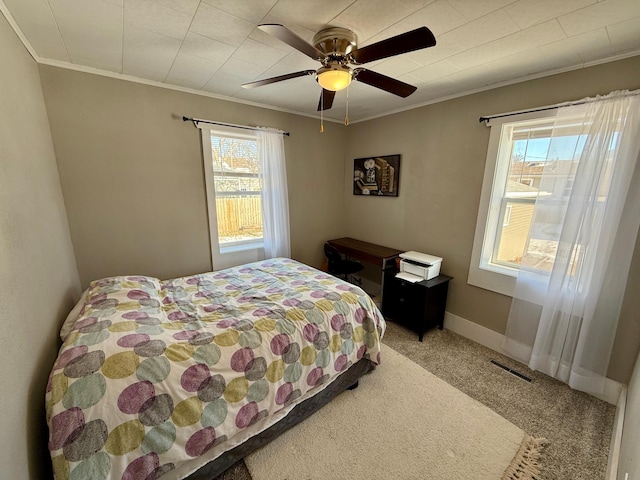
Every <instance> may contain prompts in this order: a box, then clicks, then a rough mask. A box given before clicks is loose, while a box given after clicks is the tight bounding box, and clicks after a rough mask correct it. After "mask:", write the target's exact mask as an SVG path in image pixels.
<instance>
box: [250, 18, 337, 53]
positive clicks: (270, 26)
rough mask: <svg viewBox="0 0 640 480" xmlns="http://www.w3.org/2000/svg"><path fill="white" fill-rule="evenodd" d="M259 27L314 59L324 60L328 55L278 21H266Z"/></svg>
mask: <svg viewBox="0 0 640 480" xmlns="http://www.w3.org/2000/svg"><path fill="white" fill-rule="evenodd" d="M258 28H259V29H260V30H262V31H263V32H266V33H268V34H269V35H272V36H274V37H276V38H277V39H278V40H280V41H282V42H284V43H286V44H287V45H289V46H291V47H293V48H295V49H296V50H298V51H299V52H302V53H304V54H305V55H306V56H307V57H311V58H313V59H314V60H322V59H323V58H324V57H325V56H326V55H325V54H324V53H322V52H321V51H320V50H318V49H317V48H316V47H314V46H313V45H311V44H309V43H307V42H306V41H305V40H304V39H302V38H300V37H299V36H298V35H296V34H295V33H293V32H292V31H291V30H289V29H288V28H287V27H285V26H283V25H280V24H277V23H265V24H263V25H258Z"/></svg>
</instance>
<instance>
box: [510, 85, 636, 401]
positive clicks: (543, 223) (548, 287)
mask: <svg viewBox="0 0 640 480" xmlns="http://www.w3.org/2000/svg"><path fill="white" fill-rule="evenodd" d="M567 121H568V123H569V124H570V127H569V130H570V131H571V132H572V134H571V135H568V134H567ZM560 125H562V126H560ZM556 127H557V128H556ZM556 127H554V134H553V137H552V138H551V147H550V148H549V155H548V158H547V162H545V164H546V167H545V169H544V172H543V174H542V180H541V184H540V187H539V193H538V197H537V199H536V203H535V207H534V213H533V220H532V223H531V226H530V229H529V236H528V240H527V245H528V247H527V251H525V253H524V256H523V259H522V264H521V268H520V271H519V274H518V278H517V282H516V291H515V294H514V298H513V302H512V306H511V311H510V314H509V319H508V323H507V331H506V335H505V337H506V338H505V344H504V347H505V349H506V350H507V351H509V352H511V353H512V354H513V355H514V356H516V357H518V358H520V359H521V360H523V361H525V362H528V363H529V367H530V368H532V369H534V370H539V371H542V372H544V373H546V374H548V375H550V376H553V377H555V378H557V379H559V380H561V381H563V382H565V383H568V384H569V385H570V386H571V387H572V388H576V389H578V390H582V391H585V392H588V393H592V394H595V395H600V394H603V392H604V388H605V379H606V373H607V368H608V365H609V358H610V356H611V352H612V348H613V341H614V337H615V333H616V328H617V324H618V316H619V313H620V309H621V305H622V299H623V295H624V291H625V285H626V280H627V276H628V271H629V266H630V263H631V258H632V255H633V248H634V245H635V239H636V236H637V234H638V227H639V226H640V162H638V154H639V150H640V96H639V95H638V92H633V93H631V94H630V93H629V92H613V93H611V94H609V95H606V96H602V97H596V98H593V99H588V100H587V101H586V104H584V105H579V106H570V107H563V108H560V109H559V110H558V112H557V117H556ZM568 136H572V138H573V139H574V140H575V145H574V153H575V157H574V160H577V162H575V161H574V162H565V165H567V166H568V165H569V164H570V163H571V164H573V165H574V167H572V168H566V169H562V168H559V164H560V163H561V162H556V161H554V160H557V157H555V158H554V154H557V152H558V150H560V149H564V151H566V148H567V145H566V143H567V137H568ZM554 144H555V145H556V146H557V147H558V148H553V147H554ZM554 152H555V153H554ZM558 182H561V183H562V182H564V183H562V184H563V185H564V186H565V187H564V188H561V189H558V188H557V185H558ZM567 182H568V183H567ZM556 248H557V250H556ZM545 249H547V251H549V250H548V249H551V250H556V253H555V261H554V262H553V266H552V268H551V271H550V272H548V271H547V272H544V271H541V270H538V269H535V268H530V267H528V266H532V265H535V262H536V258H533V257H535V255H536V254H538V255H539V254H540V251H541V250H545ZM538 260H539V259H538Z"/></svg>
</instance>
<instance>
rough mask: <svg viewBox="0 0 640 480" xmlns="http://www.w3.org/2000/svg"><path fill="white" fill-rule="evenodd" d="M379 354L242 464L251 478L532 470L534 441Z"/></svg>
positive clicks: (400, 360)
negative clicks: (369, 368)
mask: <svg viewBox="0 0 640 480" xmlns="http://www.w3.org/2000/svg"><path fill="white" fill-rule="evenodd" d="M383 348H384V351H383V356H382V359H383V364H382V365H381V366H379V367H378V368H377V369H376V370H375V371H374V372H373V373H371V374H369V375H366V376H365V377H364V378H362V379H361V380H360V386H359V387H358V388H356V389H355V390H352V391H347V392H345V393H343V394H341V395H339V396H338V397H337V398H336V399H334V400H333V401H332V402H331V403H329V404H328V405H326V406H325V407H323V408H322V409H321V410H320V411H319V412H317V413H315V414H314V415H313V416H311V417H310V418H309V419H307V420H305V421H304V422H302V423H301V424H300V425H298V426H296V427H294V428H292V429H291V430H289V431H288V432H286V433H284V434H283V435H281V436H280V437H278V438H277V439H275V440H274V441H272V442H270V443H269V444H267V445H266V446H264V447H263V448H261V449H260V450H258V451H256V452H254V453H253V454H251V455H249V456H248V457H247V458H245V463H246V465H247V467H248V469H249V471H250V472H251V476H252V478H253V480H277V479H283V480H284V479H289V480H294V479H323V480H324V479H333V480H338V479H353V478H368V479H389V478H402V479H407V480H408V479H433V480H439V479H465V480H466V479H483V480H491V479H495V480H500V479H502V478H508V477H505V476H504V475H505V472H506V471H507V470H510V471H511V470H513V468H514V465H515V466H516V467H515V468H516V469H519V468H520V467H522V469H524V470H529V469H531V468H533V471H534V472H535V470H536V467H537V462H538V453H539V450H538V447H539V446H540V445H539V443H538V442H535V441H532V440H531V438H530V437H529V436H528V435H526V434H525V432H524V431H522V430H521V429H519V428H518V427H516V426H515V425H513V424H512V423H510V422H509V421H507V420H505V419H504V418H502V417H501V416H499V415H498V414H496V413H494V412H493V411H492V410H490V409H488V408H487V407H485V406H484V405H482V404H481V403H479V402H477V401H476V400H473V399H472V398H471V397H468V396H467V395H465V394H464V393H462V392H460V391H459V390H456V389H455V388H453V387H452V386H450V385H449V384H447V383H445V382H444V381H442V380H440V379H439V378H437V377H435V376H434V375H432V374H431V373H429V372H428V371H426V370H425V369H424V368H422V367H420V366H419V365H417V364H415V363H413V362H412V361H411V360H409V359H407V358H406V357H403V356H402V355H400V354H399V353H397V352H395V351H394V350H392V349H391V348H389V347H387V346H383ZM527 445H529V446H532V447H533V450H527V448H526V446H527ZM514 458H515V459H517V461H516V462H515V464H514ZM522 469H521V470H522ZM518 475H519V476H516V477H514V478H535V477H527V476H525V475H524V474H523V473H518Z"/></svg>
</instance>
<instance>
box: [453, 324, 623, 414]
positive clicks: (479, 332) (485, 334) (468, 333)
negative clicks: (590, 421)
mask: <svg viewBox="0 0 640 480" xmlns="http://www.w3.org/2000/svg"><path fill="white" fill-rule="evenodd" d="M444 328H446V329H447V330H451V331H452V332H455V333H457V334H458V335H462V336H463V337H466V338H468V339H469V340H473V341H474V342H476V343H479V344H480V345H484V346H485V347H487V348H490V349H491V350H494V351H496V352H498V353H501V354H503V355H506V356H507V357H509V358H513V359H514V360H517V361H518V362H521V363H522V359H521V358H516V357H514V356H513V355H511V354H510V353H509V352H507V351H506V350H504V348H502V344H503V342H504V335H502V334H501V333H498V332H494V331H493V330H491V329H489V328H487V327H483V326H482V325H478V324H477V323H474V322H472V321H470V320H467V319H466V318H462V317H459V316H458V315H454V314H453V313H450V312H445V314H444ZM623 387H624V385H623V384H621V383H619V382H616V381H615V380H611V379H610V378H607V379H605V391H604V393H603V394H602V395H594V396H595V397H597V398H599V399H600V400H604V401H605V402H607V403H610V404H612V405H617V404H618V401H619V400H620V392H621V391H622V388H623Z"/></svg>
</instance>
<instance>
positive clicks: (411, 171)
mask: <svg viewBox="0 0 640 480" xmlns="http://www.w3.org/2000/svg"><path fill="white" fill-rule="evenodd" d="M637 88H640V57H633V58H630V59H626V60H622V61H618V62H615V63H609V64H604V65H599V66H595V67H591V68H587V69H582V70H576V71H572V72H568V73H564V74H560V75H555V76H551V77H545V78H541V79H537V80H532V81H528V82H523V83H519V84H515V85H511V86H506V87H502V88H496V89H493V90H489V91H486V92H482V93H477V94H474V95H468V96H465V97H461V98H457V99H454V100H450V101H446V102H441V103H437V104H434V105H430V106H426V107H423V108H419V109H415V110H410V111H407V112H403V113H399V114H396V115H391V116H387V117H383V118H380V119H374V120H371V121H367V122H362V123H357V124H352V125H350V126H349V136H348V147H347V150H346V157H345V179H346V180H345V189H344V192H345V208H346V212H347V219H346V221H347V233H348V234H349V236H352V237H356V238H361V239H365V240H369V241H372V242H375V243H380V244H382V245H387V246H390V247H394V248H398V249H402V250H409V249H411V250H418V251H422V252H425V253H429V254H433V255H437V256H440V257H443V258H444V261H443V264H442V271H443V272H444V273H446V274H448V275H451V276H453V277H454V280H453V281H452V282H451V283H450V290H449V292H450V294H449V299H448V303H447V310H448V311H450V312H451V313H453V314H455V315H459V316H461V317H463V318H466V319H467V320H471V321H472V322H475V323H478V324H480V325H482V326H484V327H487V328H489V329H491V330H494V331H496V332H499V333H504V331H505V326H506V321H507V316H508V313H509V307H510V304H511V298H510V297H505V296H502V295H500V294H497V293H494V292H491V291H488V290H483V289H481V288H477V287H474V286H471V285H468V284H467V276H468V271H469V261H470V258H471V250H472V243H473V236H474V232H475V226H476V217H477V213H478V202H479V199H480V191H481V188H482V178H483V172H484V164H485V159H486V152H487V145H488V141H489V128H487V127H486V126H484V124H481V123H479V122H478V119H479V117H480V116H482V115H490V114H495V113H501V112H509V111H514V110H520V109H527V108H531V107H536V106H542V105H550V104H554V103H558V102H563V101H567V100H574V99H580V98H583V97H586V96H593V95H595V94H605V93H608V92H610V91H613V90H618V89H630V90H632V89H637ZM396 153H399V154H401V155H402V160H401V164H400V187H399V193H400V195H399V197H398V198H366V197H362V196H353V195H352V194H351V192H352V183H351V180H350V179H351V176H352V172H353V159H354V158H360V157H367V156H374V155H390V154H396ZM638 262H640V255H638V254H636V258H635V260H634V265H637V264H638ZM632 270H633V266H632ZM638 279H639V277H638V275H637V274H636V275H635V276H633V275H632V276H631V277H630V284H631V283H632V282H633V281H635V282H636V283H635V288H633V289H632V290H633V291H634V292H635V293H631V292H630V291H629V290H628V291H627V295H626V297H625V304H629V303H630V302H632V301H633V297H634V296H637V291H638V287H637V286H638V284H639V282H638ZM639 322H640V320H639V319H638V315H637V309H635V310H633V309H631V308H627V307H625V308H624V309H623V316H622V317H621V320H620V326H619V329H618V334H619V335H618V336H619V341H618V343H617V344H616V348H615V349H614V355H613V356H612V359H611V368H610V370H609V374H610V376H611V377H612V378H613V379H615V380H619V381H622V382H624V383H626V382H627V381H628V380H629V378H630V375H631V369H632V368H633V365H632V364H631V362H629V358H635V354H636V353H637V351H638V348H639V346H640V345H639V343H638V342H639V340H638V336H637V334H636V335H635V336H634V337H632V340H628V338H629V337H628V333H637V331H638V323H639ZM623 339H626V341H623ZM618 347H619V348H618Z"/></svg>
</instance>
